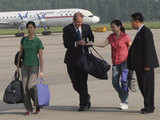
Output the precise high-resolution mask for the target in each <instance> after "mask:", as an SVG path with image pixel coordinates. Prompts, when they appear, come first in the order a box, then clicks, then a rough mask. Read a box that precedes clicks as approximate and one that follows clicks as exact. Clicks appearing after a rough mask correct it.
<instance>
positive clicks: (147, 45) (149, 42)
mask: <svg viewBox="0 0 160 120" xmlns="http://www.w3.org/2000/svg"><path fill="white" fill-rule="evenodd" d="M154 47H155V46H154V41H153V34H152V32H151V31H150V30H149V29H146V31H145V32H144V60H145V61H144V70H145V71H150V69H151V67H152V64H153V61H154V60H153V59H154V58H153V52H154Z"/></svg>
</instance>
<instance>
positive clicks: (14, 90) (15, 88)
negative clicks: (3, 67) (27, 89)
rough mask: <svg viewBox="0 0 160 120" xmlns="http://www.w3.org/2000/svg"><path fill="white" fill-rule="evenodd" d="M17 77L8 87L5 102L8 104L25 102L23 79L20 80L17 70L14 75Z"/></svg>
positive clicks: (4, 97)
mask: <svg viewBox="0 0 160 120" xmlns="http://www.w3.org/2000/svg"><path fill="white" fill-rule="evenodd" d="M14 77H15V79H14V81H12V82H11V83H10V84H9V85H8V86H7V88H6V90H5V93H4V96H3V102H5V103H7V104H17V103H23V102H24V94H23V86H22V81H20V80H19V77H20V75H19V73H18V72H17V71H16V72H15V75H14Z"/></svg>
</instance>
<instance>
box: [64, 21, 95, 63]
mask: <svg viewBox="0 0 160 120" xmlns="http://www.w3.org/2000/svg"><path fill="white" fill-rule="evenodd" d="M76 39H77V38H76V30H75V27H74V25H73V24H69V25H67V26H66V27H64V28H63V44H64V46H65V48H67V51H66V54H65V59H64V62H65V63H67V64H68V63H71V64H74V63H75V62H76V60H77V59H78V58H79V57H80V56H81V54H82V48H83V49H84V50H85V51H86V52H88V47H87V46H83V47H82V46H75V42H76ZM82 39H83V40H85V41H86V42H87V41H93V42H94V36H93V33H92V31H91V28H90V26H89V25H87V24H82Z"/></svg>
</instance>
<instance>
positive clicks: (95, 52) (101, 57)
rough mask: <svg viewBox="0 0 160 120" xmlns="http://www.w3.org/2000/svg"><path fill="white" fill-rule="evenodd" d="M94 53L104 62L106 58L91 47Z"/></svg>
mask: <svg viewBox="0 0 160 120" xmlns="http://www.w3.org/2000/svg"><path fill="white" fill-rule="evenodd" d="M91 48H92V49H93V50H94V51H95V53H96V54H97V55H98V56H99V57H100V58H101V59H102V60H104V57H102V55H101V54H100V53H99V52H98V51H97V50H96V49H95V48H94V47H93V46H92V47H91Z"/></svg>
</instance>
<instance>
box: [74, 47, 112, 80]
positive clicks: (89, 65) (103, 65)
mask: <svg viewBox="0 0 160 120" xmlns="http://www.w3.org/2000/svg"><path fill="white" fill-rule="evenodd" d="M90 48H92V49H93V50H94V51H95V52H96V54H97V55H98V56H100V58H98V57H96V56H94V55H93V53H92V51H91V50H90V52H85V51H83V54H82V55H81V56H80V58H79V59H78V60H77V62H76V66H77V67H78V68H79V69H81V70H83V71H85V72H87V73H88V74H90V75H92V76H94V77H96V78H98V79H104V80H107V79H108V74H107V73H108V71H109V70H110V68H111V66H110V64H109V63H108V62H107V61H105V60H104V59H103V57H102V56H101V55H100V54H99V53H98V52H97V51H96V49H95V48H93V47H90Z"/></svg>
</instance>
